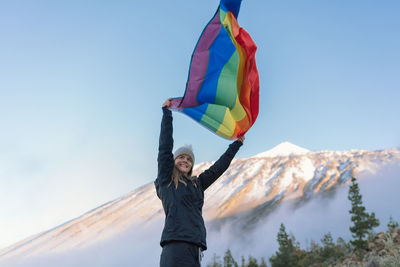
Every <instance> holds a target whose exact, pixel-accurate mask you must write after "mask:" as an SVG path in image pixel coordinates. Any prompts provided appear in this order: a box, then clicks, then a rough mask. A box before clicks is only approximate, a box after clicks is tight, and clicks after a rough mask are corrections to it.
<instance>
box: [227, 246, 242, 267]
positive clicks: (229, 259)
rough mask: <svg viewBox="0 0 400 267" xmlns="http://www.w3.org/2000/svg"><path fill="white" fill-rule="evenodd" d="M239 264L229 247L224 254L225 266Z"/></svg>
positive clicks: (230, 266)
mask: <svg viewBox="0 0 400 267" xmlns="http://www.w3.org/2000/svg"><path fill="white" fill-rule="evenodd" d="M238 266H239V265H238V264H237V262H236V261H235V259H234V258H233V256H232V253H231V250H230V249H228V250H227V251H226V252H225V256H224V267H238Z"/></svg>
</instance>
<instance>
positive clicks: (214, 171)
mask: <svg viewBox="0 0 400 267" xmlns="http://www.w3.org/2000/svg"><path fill="white" fill-rule="evenodd" d="M241 146H242V142H239V141H235V142H233V143H232V144H230V145H229V147H228V149H227V150H226V151H225V153H224V154H223V155H222V156H221V157H220V158H219V159H218V160H217V161H216V162H215V163H214V164H213V165H212V166H211V167H210V168H209V169H208V170H206V171H204V172H203V173H201V174H200V175H199V181H200V183H201V185H202V187H203V190H206V189H207V188H208V187H209V186H210V185H211V184H212V183H214V182H215V181H216V180H217V179H218V178H219V177H220V176H221V175H222V174H223V173H224V172H225V171H226V169H228V167H229V165H230V164H231V161H232V160H233V158H234V157H235V155H236V153H237V152H238V150H239V148H240V147H241Z"/></svg>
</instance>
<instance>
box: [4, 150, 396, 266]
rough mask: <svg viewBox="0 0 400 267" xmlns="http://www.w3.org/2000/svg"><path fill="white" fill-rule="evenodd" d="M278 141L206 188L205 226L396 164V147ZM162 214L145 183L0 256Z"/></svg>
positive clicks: (99, 235) (86, 239) (48, 247)
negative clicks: (339, 147) (331, 147)
mask: <svg viewBox="0 0 400 267" xmlns="http://www.w3.org/2000/svg"><path fill="white" fill-rule="evenodd" d="M280 147H281V148H282V147H283V148H285V149H284V151H285V153H279V146H277V147H275V148H274V149H272V150H270V151H267V152H266V153H261V154H258V155H256V156H254V157H250V158H247V159H234V160H233V162H232V164H231V166H230V168H229V169H228V170H227V171H226V172H225V173H224V175H223V176H222V177H221V178H220V179H218V180H217V181H216V182H215V183H214V184H213V185H212V186H211V187H210V188H209V189H208V190H207V191H206V200H205V206H204V208H203V213H204V218H205V221H206V223H207V225H208V227H212V226H213V225H214V224H215V225H217V224H220V223H221V222H223V221H227V220H228V221H232V222H235V223H237V224H238V225H239V226H243V227H239V228H238V229H241V228H243V229H244V228H246V227H244V226H249V224H251V223H256V222H257V221H259V220H264V219H265V218H266V217H267V216H268V212H265V211H266V210H269V209H271V208H272V207H277V206H279V205H280V203H281V202H282V201H290V200H291V201H293V200H296V201H299V200H307V199H311V198H313V197H314V196H316V195H319V194H320V193H322V192H327V191H330V190H331V189H333V188H337V187H340V186H342V185H344V184H346V183H347V182H348V181H349V179H350V178H351V176H359V175H360V174H361V173H363V172H372V173H373V172H376V171H378V170H379V168H381V167H382V166H384V165H385V164H391V163H395V164H400V150H399V149H389V150H382V151H360V150H352V151H319V152H311V151H308V150H305V149H300V150H299V149H297V148H296V149H295V150H296V151H298V153H286V152H287V151H288V150H287V149H286V148H287V147H288V145H287V144H284V145H283V146H280ZM289 147H291V148H293V147H294V145H289ZM269 152H270V153H269ZM285 154H286V155H285ZM211 165H212V162H204V163H200V164H198V165H196V166H195V170H194V174H195V175H196V174H199V173H201V172H202V171H204V170H205V169H207V168H208V167H209V166H211ZM254 211H256V212H254ZM261 211H263V212H261ZM241 214H246V216H241ZM163 218H164V214H163V211H162V206H161V202H160V201H159V199H158V198H157V196H156V193H155V189H154V185H153V183H149V184H146V185H144V186H142V187H140V188H138V189H136V190H134V191H133V192H131V193H129V194H127V195H125V196H123V197H121V198H119V199H116V200H114V201H111V202H108V203H106V204H104V205H102V206H100V207H98V208H96V209H93V210H91V211H89V212H87V213H86V214H84V215H82V216H80V217H79V218H76V219H74V220H71V221H69V222H66V223H65V224H63V225H60V226H58V227H56V228H54V229H51V230H49V231H46V232H44V233H41V234H38V235H34V236H32V237H29V238H27V239H25V240H22V241H20V242H18V243H16V244H14V245H12V246H10V247H7V248H5V249H3V250H1V251H0V261H1V260H2V259H7V258H13V257H16V258H22V257H30V256H34V255H41V254H45V253H54V252H65V251H68V250H71V249H83V248H86V247H90V246H91V245H94V244H96V243H98V242H101V241H102V240H106V239H107V238H112V237H113V236H116V235H118V234H121V233H124V232H125V231H127V230H128V229H135V230H136V231H141V229H145V227H146V225H149V224H152V223H154V222H158V223H160V222H162V220H163ZM243 218H245V220H243ZM247 228H248V227H247ZM160 231H161V230H160Z"/></svg>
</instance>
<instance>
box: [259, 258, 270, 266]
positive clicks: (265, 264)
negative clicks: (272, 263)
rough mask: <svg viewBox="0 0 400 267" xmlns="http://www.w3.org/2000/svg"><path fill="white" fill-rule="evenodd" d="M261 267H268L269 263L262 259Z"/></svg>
mask: <svg viewBox="0 0 400 267" xmlns="http://www.w3.org/2000/svg"><path fill="white" fill-rule="evenodd" d="M259 267H268V265H267V263H266V262H265V259H264V258H261V263H260V266H259Z"/></svg>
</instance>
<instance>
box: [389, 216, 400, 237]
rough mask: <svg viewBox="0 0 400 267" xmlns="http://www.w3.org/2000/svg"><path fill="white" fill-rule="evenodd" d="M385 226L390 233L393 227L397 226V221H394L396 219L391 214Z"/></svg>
mask: <svg viewBox="0 0 400 267" xmlns="http://www.w3.org/2000/svg"><path fill="white" fill-rule="evenodd" d="M387 228H388V230H387V232H388V233H389V234H390V233H391V232H392V231H393V229H396V228H399V223H398V222H396V221H395V220H394V219H393V217H392V216H390V218H389V222H388V224H387Z"/></svg>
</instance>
